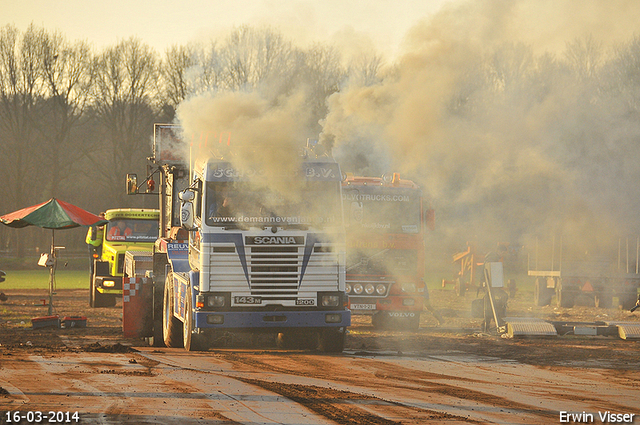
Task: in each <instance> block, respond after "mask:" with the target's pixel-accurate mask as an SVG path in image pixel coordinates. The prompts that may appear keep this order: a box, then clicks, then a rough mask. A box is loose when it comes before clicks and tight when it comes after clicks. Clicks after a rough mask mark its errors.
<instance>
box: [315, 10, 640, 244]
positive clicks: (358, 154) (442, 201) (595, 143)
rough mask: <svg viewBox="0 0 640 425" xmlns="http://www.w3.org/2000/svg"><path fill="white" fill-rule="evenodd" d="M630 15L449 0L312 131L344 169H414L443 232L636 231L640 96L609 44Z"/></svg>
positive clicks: (606, 234) (623, 39)
mask: <svg viewBox="0 0 640 425" xmlns="http://www.w3.org/2000/svg"><path fill="white" fill-rule="evenodd" d="M638 18H640V9H639V8H638V7H637V4H636V3H635V2H632V1H614V2H599V1H580V2H578V1H572V0H565V1H520V2H511V1H493V0H491V1H489V0H481V1H475V0H474V1H464V2H458V3H455V4H451V5H450V6H447V7H445V8H443V9H442V10H441V11H440V12H439V13H438V14H436V15H434V16H433V17H431V18H430V19H427V20H425V21H423V22H421V23H420V24H419V25H417V26H416V27H414V28H413V29H412V30H411V31H410V32H409V33H408V34H407V37H406V41H405V45H404V54H403V55H402V56H401V57H400V59H399V60H398V61H397V63H396V64H394V65H393V66H390V67H389V68H387V69H385V70H383V74H382V75H381V78H380V82H379V83H376V84H371V85H367V86H363V85H349V86H346V87H344V88H343V89H342V90H341V91H340V92H339V93H336V94H334V95H332V96H331V97H330V99H329V102H328V103H329V113H328V115H327V117H326V119H325V120H324V121H323V134H322V135H321V139H322V140H324V141H326V142H328V143H333V144H335V148H336V150H335V152H336V154H337V156H338V160H339V162H341V165H342V167H343V170H344V171H352V172H355V173H363V174H364V173H367V174H371V173H382V172H391V171H399V172H401V173H403V175H404V176H405V177H410V178H413V179H415V180H416V181H417V182H418V183H419V184H420V185H421V186H422V187H423V190H424V192H425V193H427V194H429V195H430V197H431V199H432V202H433V206H434V207H435V208H436V211H437V217H438V221H439V223H438V226H439V230H438V232H439V233H440V235H439V237H438V238H437V239H438V241H440V242H439V243H440V244H442V243H443V242H442V241H444V243H445V244H447V242H448V243H450V244H451V245H455V246H457V247H461V246H464V242H465V241H466V240H469V241H474V242H476V243H478V244H480V245H483V246H485V247H489V248H493V247H495V244H496V243H497V242H500V241H505V242H511V243H516V244H523V243H527V242H530V241H531V237H530V236H531V235H534V234H540V233H542V234H547V235H548V234H564V235H565V239H573V240H574V241H577V242H574V243H577V244H578V245H584V247H585V250H587V249H588V248H587V246H589V247H591V246H598V245H600V244H603V243H609V242H611V240H610V239H614V238H615V237H617V236H618V235H623V234H632V233H637V232H638V231H640V226H639V225H638V223H637V219H636V218H635V217H634V215H635V214H633V213H631V212H632V211H635V210H637V209H638V208H639V207H640V191H639V190H638V188H637V186H638V185H637V183H636V181H637V180H638V178H639V177H640V161H639V159H640V158H638V156H639V155H638V149H637V141H638V140H639V139H640V127H639V125H638V119H637V118H638V108H637V107H636V106H634V105H632V102H637V101H638V99H637V98H634V99H635V100H634V101H632V102H628V101H626V100H622V99H621V98H620V96H619V95H620V91H622V92H623V93H625V95H628V96H630V97H633V96H634V95H632V94H631V93H629V92H627V91H626V90H627V89H626V88H624V87H622V88H621V87H619V86H618V85H617V84H618V81H617V80H616V78H618V77H620V73H623V72H624V71H623V70H622V67H623V66H624V63H623V62H624V61H621V60H619V61H617V62H616V58H617V57H618V58H619V57H620V56H621V52H623V50H624V49H623V48H622V47H621V46H623V44H624V43H630V44H628V45H631V46H633V40H634V39H633V36H634V34H633V31H634V30H635V29H636V28H637V26H636V24H635V23H636V22H637V20H638ZM623 75H624V74H623ZM614 86H615V88H614ZM636 89H637V87H636ZM441 248H442V249H443V250H445V251H448V252H451V250H452V249H453V247H452V246H448V247H447V246H442V247H441Z"/></svg>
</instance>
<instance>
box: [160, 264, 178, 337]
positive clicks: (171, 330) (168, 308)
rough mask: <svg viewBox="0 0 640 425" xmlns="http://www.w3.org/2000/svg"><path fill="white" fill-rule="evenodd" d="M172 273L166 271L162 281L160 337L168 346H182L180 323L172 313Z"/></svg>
mask: <svg viewBox="0 0 640 425" xmlns="http://www.w3.org/2000/svg"><path fill="white" fill-rule="evenodd" d="M173 302H174V299H173V273H172V272H169V273H167V277H166V279H165V283H164V302H163V306H164V314H163V315H162V339H163V340H164V345H166V346H167V347H169V348H180V347H182V326H181V325H182V323H180V320H178V319H177V318H176V317H175V316H174V315H173Z"/></svg>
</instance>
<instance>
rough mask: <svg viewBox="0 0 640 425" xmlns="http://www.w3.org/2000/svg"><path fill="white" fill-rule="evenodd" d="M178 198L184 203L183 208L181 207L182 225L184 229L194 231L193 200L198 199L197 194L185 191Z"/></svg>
mask: <svg viewBox="0 0 640 425" xmlns="http://www.w3.org/2000/svg"><path fill="white" fill-rule="evenodd" d="M178 197H179V198H180V200H181V201H182V206H181V207H180V225H181V226H182V228H183V229H186V230H194V229H195V224H194V210H193V202H192V201H193V200H194V199H195V197H196V194H195V192H194V191H193V190H189V189H186V190H183V191H182V192H180V193H179V194H178Z"/></svg>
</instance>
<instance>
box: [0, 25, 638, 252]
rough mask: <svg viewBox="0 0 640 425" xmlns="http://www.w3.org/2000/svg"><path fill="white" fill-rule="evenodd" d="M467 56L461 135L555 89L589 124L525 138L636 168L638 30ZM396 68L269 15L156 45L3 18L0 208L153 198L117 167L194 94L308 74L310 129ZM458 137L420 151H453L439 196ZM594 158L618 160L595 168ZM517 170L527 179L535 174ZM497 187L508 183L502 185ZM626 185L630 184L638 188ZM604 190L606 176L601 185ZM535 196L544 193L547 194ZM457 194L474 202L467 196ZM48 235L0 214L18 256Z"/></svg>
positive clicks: (453, 99) (452, 114)
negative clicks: (79, 36)
mask: <svg viewBox="0 0 640 425" xmlns="http://www.w3.org/2000/svg"><path fill="white" fill-rule="evenodd" d="M473 59H474V61H470V62H469V64H468V66H467V67H466V68H465V69H463V70H460V69H458V70H457V72H458V73H462V75H463V76H462V78H459V79H458V80H457V81H456V87H455V90H453V91H451V92H450V93H448V94H447V97H446V98H445V99H444V100H443V102H442V104H441V105H440V108H441V110H444V111H445V112H446V115H445V118H446V120H447V121H448V123H447V125H448V126H450V127H453V126H456V129H457V130H456V131H460V130H459V129H465V131H464V132H460V133H459V134H460V135H462V136H468V135H469V134H470V132H471V131H473V132H474V133H475V134H482V135H483V138H484V140H486V139H490V138H492V137H493V138H502V139H505V140H509V141H513V139H514V135H513V134H506V133H507V129H509V130H510V129H511V127H510V126H511V124H512V122H510V121H509V116H514V115H515V114H517V113H521V116H523V117H531V116H533V115H534V114H535V111H536V108H539V107H540V106H541V105H544V104H545V102H547V103H548V102H549V101H550V99H553V97H551V96H549V94H550V93H551V92H554V93H555V94H556V96H557V98H556V99H555V101H556V102H557V105H558V107H557V111H556V112H555V113H557V114H558V115H559V116H562V115H563V114H565V118H576V119H577V117H578V115H581V117H579V118H580V119H583V120H586V122H588V123H589V125H588V126H586V127H584V126H583V127H581V126H576V125H573V126H570V125H566V126H565V127H566V128H564V129H563V130H562V131H560V132H558V131H554V132H551V129H556V128H557V127H558V126H561V125H562V124H559V123H558V121H552V120H546V121H545V123H544V126H543V128H538V129H536V131H538V132H539V133H540V134H542V136H544V133H545V132H548V133H549V134H550V135H552V136H553V137H547V138H545V137H542V136H540V135H538V136H536V137H535V138H532V139H535V140H534V141H533V143H536V144H538V145H540V144H545V143H547V144H548V146H544V150H545V151H546V152H550V153H549V157H558V158H562V159H561V162H562V163H563V164H568V165H571V161H579V160H583V159H584V158H588V159H589V163H588V164H587V167H588V169H589V172H588V173H580V175H578V176H577V177H576V178H577V179H582V180H584V182H583V183H584V184H585V185H588V184H592V185H594V186H596V185H598V186H600V183H599V182H600V181H601V180H602V179H603V178H605V179H607V181H608V185H607V186H606V187H607V188H610V187H612V186H615V182H616V181H621V180H625V181H626V180H628V179H629V177H632V178H635V177H640V166H639V165H637V164H636V162H637V161H635V158H637V154H636V151H637V147H638V141H639V138H638V135H639V134H640V131H639V130H638V123H640V120H638V118H639V112H640V38H638V37H635V38H633V39H631V40H629V41H628V42H626V43H623V44H620V45H618V46H615V48H613V49H612V50H607V49H605V48H604V47H603V45H602V44H600V43H599V42H598V41H597V40H594V39H592V38H590V37H586V38H584V39H578V40H574V41H571V42H568V43H567V45H566V49H565V52H564V53H563V55H560V56H554V55H551V54H547V53H545V54H541V55H535V54H534V52H533V49H532V48H531V46H527V45H523V44H519V43H505V44H504V45H501V46H499V48H496V49H493V50H491V51H486V52H482V55H477V56H474V58H473ZM421 66H424V67H430V66H431V64H430V63H428V62H427V63H424V64H422V65H421ZM403 72H405V71H403V67H402V64H400V63H399V64H389V65H387V66H383V61H382V58H381V56H379V55H377V54H371V55H368V56H367V55H363V56H362V57H360V58H357V59H356V60H351V61H350V62H348V63H345V62H344V60H343V58H342V57H341V54H340V52H339V51H338V50H337V49H336V48H334V47H332V46H331V45H328V44H320V43H318V44H314V45H312V46H309V47H305V48H301V47H297V46H296V45H295V44H294V43H293V42H292V41H291V40H288V39H287V38H286V37H284V36H283V35H282V34H281V33H279V32H278V31H277V30H275V29H273V28H254V27H250V26H243V27H239V28H236V29H234V30H233V31H232V32H231V33H230V34H229V35H228V36H227V37H225V38H224V39H222V40H211V41H208V42H201V43H192V44H188V45H176V46H172V47H170V48H168V49H167V50H166V51H165V52H163V53H162V54H160V53H158V52H157V51H155V50H154V49H153V48H151V47H150V46H149V45H147V44H145V43H144V42H143V41H142V40H140V39H138V38H130V39H126V40H122V41H120V42H119V43H117V44H116V45H114V46H110V47H107V48H105V49H102V50H100V51H95V50H94V49H93V48H92V47H91V46H90V45H89V44H88V43H87V42H86V41H74V40H68V39H67V38H66V37H65V36H64V35H63V34H61V33H59V32H55V31H49V30H47V29H44V28H40V27H37V26H35V25H31V26H29V27H28V28H27V29H26V30H25V31H20V30H18V29H17V28H16V27H15V26H12V25H7V26H5V27H3V28H0V149H1V154H0V170H1V173H2V174H1V175H2V176H3V180H2V184H0V214H6V213H8V212H11V211H14V210H17V209H19V208H24V207H26V206H30V205H33V204H36V203H39V202H44V201H46V200H48V199H49V198H51V197H59V198H60V199H63V200H66V201H68V202H71V203H74V204H76V205H79V206H81V207H83V208H85V209H87V210H89V211H92V212H94V213H98V212H99V211H104V210H106V209H108V208H117V207H142V206H144V207H150V208H151V207H156V206H157V198H156V197H152V196H139V197H127V196H126V194H125V190H124V176H125V174H126V173H128V172H137V173H138V174H139V175H141V174H142V175H144V174H145V171H146V169H145V166H146V158H147V157H148V156H150V154H151V139H152V135H153V124H154V123H156V122H171V121H172V120H173V119H174V117H175V111H176V109H177V107H178V105H180V104H181V102H183V101H184V100H185V99H188V98H189V97H190V96H193V95H198V94H202V93H214V95H215V93H216V92H220V91H240V90H252V89H256V88H259V89H260V90H263V91H268V92H269V98H271V99H277V98H278V97H279V96H285V95H288V94H290V93H291V92H292V91H294V90H299V89H300V88H302V87H304V93H305V103H306V105H307V107H308V108H309V110H310V111H311V113H310V114H309V117H310V118H309V122H308V123H307V124H308V125H307V127H308V128H309V131H310V135H317V134H319V133H321V132H322V131H323V123H324V122H325V121H323V120H325V119H326V117H327V116H328V114H329V112H330V111H329V107H330V106H329V105H330V103H329V102H328V99H329V97H330V96H331V95H333V94H336V93H337V94H339V93H340V92H341V91H345V90H347V88H350V87H353V86H359V87H375V86H380V85H384V84H388V82H389V81H393V80H401V78H402V75H401V74H402V73H403ZM405 86H406V85H405ZM405 88H406V87H405ZM409 88H410V87H409ZM560 88H561V89H563V92H562V93H560V92H559V91H558V89H560ZM547 106H548V105H547ZM546 113H549V112H546ZM503 122H504V125H503V126H502V127H500V125H501V123H503ZM613 127H617V128H618V129H622V130H620V131H619V134H618V135H617V136H615V137H616V139H615V141H611V138H612V137H614V136H610V135H609V136H603V135H604V134H611V133H610V130H611V128H613ZM581 128H582V130H580V129H581ZM580 131H582V133H580ZM576 132H578V133H576ZM585 132H586V133H585ZM594 133H597V134H598V135H599V136H602V137H601V139H603V140H605V143H609V144H610V146H611V149H609V150H607V149H602V147H603V146H602V143H601V142H598V143H593V144H591V143H583V142H581V140H584V139H589V140H593V139H594V137H595V136H594ZM520 135H521V134H520ZM334 136H335V135H334ZM336 137H337V136H336ZM341 137H342V138H343V139H346V140H342V141H341V143H342V155H343V159H344V164H345V166H343V168H345V167H347V168H348V169H349V170H351V171H354V172H358V171H359V170H358V168H361V169H365V170H368V169H373V168H375V167H373V168H372V167H371V164H370V163H368V162H367V160H366V156H367V154H368V152H366V150H367V149H368V147H367V145H366V143H364V144H358V143H354V144H353V145H349V142H350V141H349V140H348V138H349V136H348V135H345V134H342V135H341ZM356 138H357V137H356V136H354V140H355V139H356ZM478 140H483V139H478ZM421 142H423V143H425V144H428V141H421ZM516 142H517V141H514V143H516ZM448 143H449V142H448ZM479 143H480V142H479ZM517 143H519V142H517ZM527 143H529V142H527ZM345 147H346V148H345ZM350 147H351V148H353V149H350V150H349V149H347V148H350ZM467 148H469V149H470V150H471V151H475V150H482V149H483V146H481V145H477V146H469V145H464V146H463V145H460V146H458V147H453V149H451V150H452V151H453V152H447V153H445V152H444V151H437V150H433V149H432V150H431V151H428V150H427V151H425V152H428V153H429V154H430V155H431V156H430V157H429V158H424V163H426V164H429V163H430V162H431V164H430V166H431V165H433V166H437V165H445V164H446V163H447V162H448V161H450V159H449V158H445V157H446V156H447V155H451V157H452V158H453V161H452V162H456V164H455V166H454V167H452V169H451V170H450V173H449V176H448V177H447V180H446V182H445V183H442V182H435V181H432V180H429V178H425V179H424V180H423V181H424V182H425V183H427V184H431V183H433V187H435V188H437V187H438V185H440V186H441V187H440V188H439V189H438V190H439V191H440V192H441V193H443V194H445V195H447V196H449V195H450V193H451V192H452V191H456V190H457V191H464V187H465V185H466V184H470V185H471V186H473V181H477V177H478V174H477V173H476V172H475V171H474V169H475V168H477V165H474V164H472V163H470V162H466V161H465V160H464V152H463V151H465V150H466V149H467ZM358 149H360V150H364V151H365V152H360V151H358ZM612 152H613V154H612ZM630 153H633V154H630ZM612 155H613V156H614V158H613V159H612V158H611V156H612ZM363 158H364V159H363ZM443 158H444V159H443ZM418 159H419V160H421V159H420V158H418ZM412 160H415V158H412ZM602 161H607V165H608V166H611V165H613V166H615V167H616V168H615V170H607V172H606V175H603V174H602V173H600V174H598V167H599V165H598V164H602ZM425 168H426V167H425ZM576 168H577V167H576ZM429 169H432V168H429ZM480 171H486V170H480ZM506 171H507V174H509V172H510V171H509V170H506ZM600 171H601V170H600ZM440 174H442V173H441V172H440ZM434 175H435V174H434ZM524 176H525V177H523V181H525V183H527V184H529V185H531V179H528V178H527V177H526V174H524ZM514 178H515V177H514ZM598 179H600V180H598ZM514 181H515V182H516V183H517V182H518V180H517V179H516V180H514ZM625 190H626V189H625ZM504 191H505V193H507V194H509V189H508V188H504ZM436 192H437V191H436ZM625 193H627V194H629V196H635V195H640V193H637V192H636V191H634V190H632V191H626V192H625ZM494 195H496V193H494ZM608 195H609V196H611V193H610V191H609V190H608V189H605V190H604V191H602V193H599V194H598V196H602V197H606V196H608ZM496 196H497V195H496ZM638 198H639V199H640V196H638ZM497 202H500V199H498V200H497ZM539 202H540V203H544V202H545V199H544V197H541V198H540V199H539ZM467 205H468V207H469V208H471V207H473V203H468V204H467ZM633 205H634V206H635V205H636V204H635V203H634V204H633ZM638 206H640V205H638ZM449 208H453V207H451V206H449ZM457 213H460V209H458V211H457ZM66 233H67V231H65V232H58V233H57V234H56V235H60V238H61V241H62V243H63V244H66V245H67V246H68V248H73V249H81V248H83V237H82V236H79V235H80V234H81V233H82V232H81V231H69V235H68V236H67V235H65V234H66ZM49 241H50V235H49V234H48V233H47V232H44V231H42V230H41V229H18V230H16V229H9V228H7V227H5V226H0V252H2V253H7V252H11V253H13V254H15V253H18V254H19V255H23V254H26V253H28V252H32V251H33V250H34V249H35V247H36V246H39V247H40V250H43V249H46V247H47V246H48V244H49Z"/></svg>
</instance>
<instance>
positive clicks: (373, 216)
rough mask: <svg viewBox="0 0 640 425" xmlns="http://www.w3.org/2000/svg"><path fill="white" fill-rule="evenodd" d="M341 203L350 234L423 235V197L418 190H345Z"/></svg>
mask: <svg viewBox="0 0 640 425" xmlns="http://www.w3.org/2000/svg"><path fill="white" fill-rule="evenodd" d="M342 199H343V201H344V211H345V226H346V229H347V231H350V232H367V233H371V232H375V233H418V232H419V231H420V193H419V191H417V190H413V189H400V188H385V187H379V186H378V187H374V186H363V187H344V188H343V192H342Z"/></svg>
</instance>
